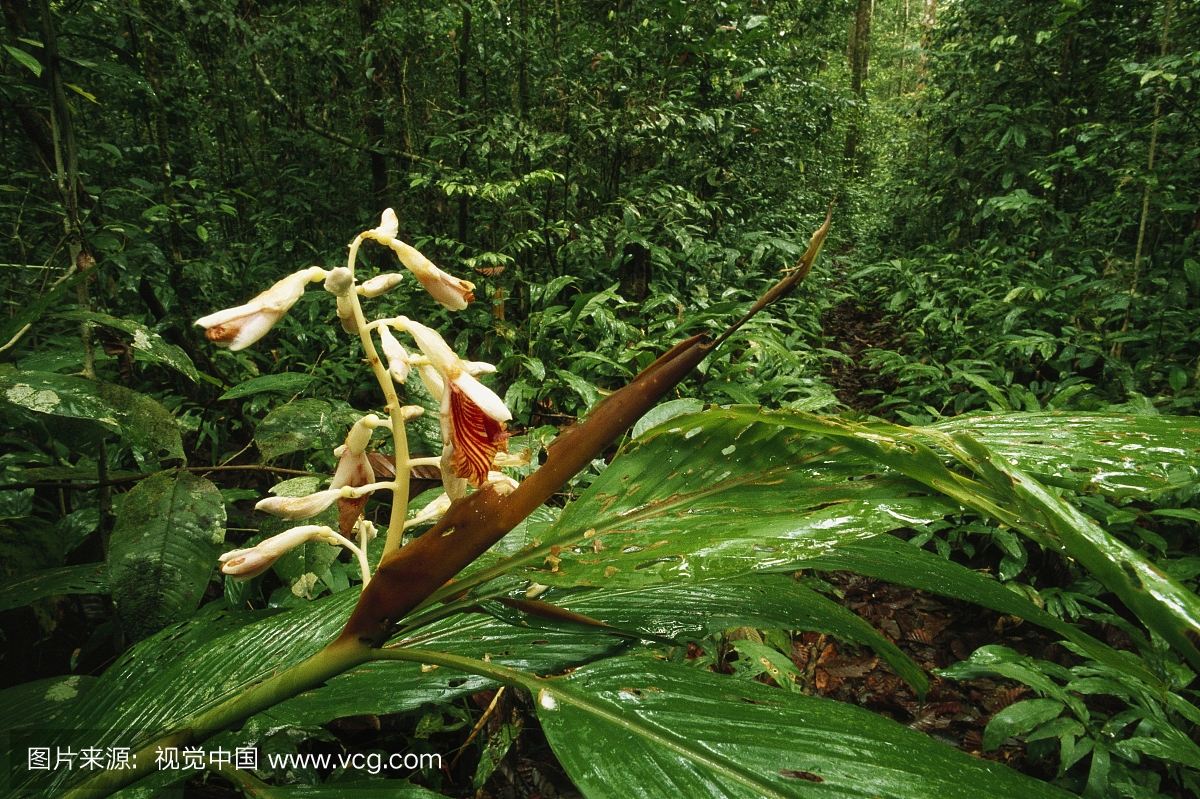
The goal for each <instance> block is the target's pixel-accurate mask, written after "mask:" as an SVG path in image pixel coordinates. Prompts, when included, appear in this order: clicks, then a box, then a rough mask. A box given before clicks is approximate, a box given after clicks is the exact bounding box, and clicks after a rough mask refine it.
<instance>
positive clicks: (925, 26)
mask: <svg viewBox="0 0 1200 799" xmlns="http://www.w3.org/2000/svg"><path fill="white" fill-rule="evenodd" d="M936 22H937V0H925V13H924V14H922V15H921V55H920V57H919V58H917V88H918V89H921V88H923V87H924V86H925V70H926V68H927V67H928V62H929V59H928V57H927V56H926V55H925V53H926V52H927V51H928V50H929V48H930V47H932V46H933V26H934V23H936Z"/></svg>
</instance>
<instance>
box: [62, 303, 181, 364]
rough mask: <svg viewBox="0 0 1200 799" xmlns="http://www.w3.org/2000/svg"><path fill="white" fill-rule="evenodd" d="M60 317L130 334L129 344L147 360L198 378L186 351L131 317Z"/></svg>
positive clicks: (81, 313) (79, 314)
mask: <svg viewBox="0 0 1200 799" xmlns="http://www.w3.org/2000/svg"><path fill="white" fill-rule="evenodd" d="M62 317H63V318H64V319H81V320H86V321H89V322H95V323H96V324H99V325H104V326H105V327H111V328H113V329H114V330H120V331H121V332H123V333H127V334H129V336H130V340H129V342H128V344H129V346H131V347H133V348H134V349H135V350H137V351H138V352H140V353H142V354H143V355H144V356H145V357H146V358H148V359H149V360H151V361H154V362H155V363H161V364H163V365H164V366H169V367H171V368H172V369H175V370H176V371H178V372H180V373H181V374H184V375H186V376H187V377H188V378H190V379H191V380H192V381H193V382H198V381H199V380H200V375H199V373H198V372H197V371H196V365H195V364H193V363H192V359H191V358H189V357H188V354H187V353H186V352H184V351H183V350H182V349H180V348H179V347H177V346H175V345H174V344H168V343H167V342H166V341H164V340H163V337H162V336H160V335H159V334H157V333H155V332H154V331H153V330H151V329H150V328H148V327H146V326H145V325H143V324H139V323H137V322H134V321H133V320H131V319H120V318H118V317H115V316H109V315H108V314H103V313H95V312H92V311H69V312H67V313H64V314H62Z"/></svg>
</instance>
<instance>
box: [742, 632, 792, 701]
mask: <svg viewBox="0 0 1200 799" xmlns="http://www.w3.org/2000/svg"><path fill="white" fill-rule="evenodd" d="M733 648H734V649H735V650H737V652H738V655H739V657H738V661H739V664H740V662H741V659H742V658H746V659H747V660H749V661H750V662H751V663H752V664H753V665H752V667H751V673H753V674H756V675H757V674H762V673H764V672H765V673H767V674H769V675H771V679H773V680H775V682H776V683H777V684H778V685H779V687H780V688H786V689H787V690H789V691H799V690H800V689H801V686H800V685H799V684H798V683H797V682H796V680H797V679H799V678H801V677H802V675H801V674H800V671H799V669H797V668H796V666H795V664H794V663H792V661H791V658H789V657H788V656H787V655H784V654H783V653H781V652H779V651H778V650H776V649H772V648H771V647H769V646H767V645H766V644H760V643H758V642H757V641H751V640H750V639H748V638H742V639H739V640H737V641H734V642H733Z"/></svg>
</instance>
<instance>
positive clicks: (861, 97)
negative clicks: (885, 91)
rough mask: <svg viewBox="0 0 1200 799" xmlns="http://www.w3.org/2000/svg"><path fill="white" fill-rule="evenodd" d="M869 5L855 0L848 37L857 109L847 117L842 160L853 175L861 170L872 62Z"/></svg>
mask: <svg viewBox="0 0 1200 799" xmlns="http://www.w3.org/2000/svg"><path fill="white" fill-rule="evenodd" d="M871 6H872V4H871V0H858V10H857V11H856V12H855V15H854V30H853V31H852V33H851V35H850V53H849V56H850V90H851V91H852V92H854V95H855V96H856V97H857V98H858V108H856V109H855V110H854V113H853V114H852V116H851V117H850V127H849V128H848V129H847V130H846V147H845V150H844V151H843V153H842V157H843V160H844V161H845V164H846V166H847V168H849V169H852V170H853V171H854V172H856V173H857V172H859V171H861V170H860V169H859V165H858V163H857V160H858V159H857V155H858V139H859V122H860V121H861V119H862V117H863V115H864V113H865V112H866V107H867V90H866V85H865V81H866V78H867V69H868V65H869V64H870V61H871Z"/></svg>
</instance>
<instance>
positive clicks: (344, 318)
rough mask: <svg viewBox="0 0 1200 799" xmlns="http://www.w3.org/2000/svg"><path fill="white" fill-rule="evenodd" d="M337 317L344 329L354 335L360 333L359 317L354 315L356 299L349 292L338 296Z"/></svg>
mask: <svg viewBox="0 0 1200 799" xmlns="http://www.w3.org/2000/svg"><path fill="white" fill-rule="evenodd" d="M337 317H338V320H339V321H340V322H341V323H342V330H345V331H346V332H347V333H349V334H350V335H352V336H353V335H356V334H357V333H358V318H357V317H355V315H354V301H353V300H351V299H350V295H349V294H342V295H341V296H339V297H338V298H337Z"/></svg>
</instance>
